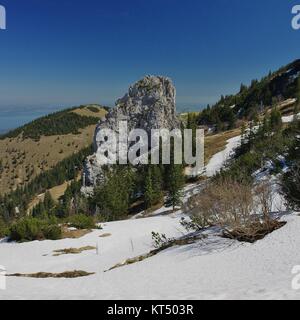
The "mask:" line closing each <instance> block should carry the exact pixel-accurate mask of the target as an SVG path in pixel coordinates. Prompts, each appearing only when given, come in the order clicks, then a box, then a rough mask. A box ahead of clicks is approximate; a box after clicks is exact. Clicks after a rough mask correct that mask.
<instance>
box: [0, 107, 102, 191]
mask: <svg viewBox="0 0 300 320" xmlns="http://www.w3.org/2000/svg"><path fill="white" fill-rule="evenodd" d="M106 112H107V111H106V110H105V109H104V108H102V107H100V106H97V105H93V106H91V105H89V106H81V107H78V108H72V109H68V110H64V111H60V112H57V113H54V114H51V115H48V116H46V117H42V118H40V119H37V120H34V121H33V122H31V123H29V124H27V125H25V126H23V127H20V128H18V129H16V130H14V131H11V132H9V133H8V134H6V135H4V136H2V137H1V139H0V154H1V158H0V195H1V194H2V195H3V194H6V193H9V192H11V191H13V190H15V189H16V188H17V187H22V186H25V185H26V184H27V183H29V182H30V181H32V179H34V178H35V177H37V176H38V175H39V174H41V173H43V172H46V171H48V170H50V169H52V168H54V167H55V166H56V165H57V164H58V163H59V162H61V161H62V160H64V159H66V158H67V157H69V156H71V155H73V154H75V153H77V152H79V151H80V150H82V149H83V148H87V147H88V146H89V145H90V144H91V143H92V137H93V134H94V129H95V125H96V123H97V122H98V121H99V118H101V117H103V116H104V115H105V114H106Z"/></svg>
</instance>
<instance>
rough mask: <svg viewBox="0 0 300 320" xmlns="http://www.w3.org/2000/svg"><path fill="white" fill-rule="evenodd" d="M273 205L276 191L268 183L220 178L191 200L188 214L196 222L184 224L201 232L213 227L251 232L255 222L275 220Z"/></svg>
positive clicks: (188, 205)
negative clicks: (272, 216)
mask: <svg viewBox="0 0 300 320" xmlns="http://www.w3.org/2000/svg"><path fill="white" fill-rule="evenodd" d="M272 202H273V194H272V189H271V185H270V184H269V183H267V182H262V183H259V184H257V185H256V186H254V185H252V184H251V183H249V182H247V181H242V182H240V181H237V180H234V179H232V178H225V179H224V178H223V179H222V178H219V179H218V180H215V181H213V182H212V183H210V184H209V185H208V186H207V187H206V188H205V189H204V190H203V191H202V192H201V193H200V194H197V195H195V196H193V197H191V198H190V199H189V201H188V202H187V204H186V205H185V212H186V213H189V214H190V215H191V219H192V221H191V222H188V223H187V222H185V221H184V222H183V225H184V226H186V227H187V228H189V229H191V228H193V229H198V230H199V229H201V228H205V227H209V226H212V225H218V226H221V227H223V228H226V229H229V230H232V229H236V228H246V229H247V228H248V227H249V226H253V223H254V222H255V223H256V222H258V223H260V221H263V222H265V223H269V222H270V221H271V217H270V212H271V210H272V206H273V203H272Z"/></svg>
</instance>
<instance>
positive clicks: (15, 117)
mask: <svg viewBox="0 0 300 320" xmlns="http://www.w3.org/2000/svg"><path fill="white" fill-rule="evenodd" d="M61 109H62V108H61V107H56V108H53V107H50V108H49V107H45V108H30V107H0V134H3V133H6V132H8V131H9V130H12V129H15V128H18V127H20V126H22V125H24V124H26V123H28V122H31V121H32V120H34V119H37V118H40V117H42V116H45V115H47V114H49V113H52V112H55V111H58V110H61Z"/></svg>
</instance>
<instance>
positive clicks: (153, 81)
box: [83, 76, 180, 193]
mask: <svg viewBox="0 0 300 320" xmlns="http://www.w3.org/2000/svg"><path fill="white" fill-rule="evenodd" d="M175 98H176V90H175V87H174V85H173V84H172V81H171V80H170V79H168V78H165V77H159V76H146V77H145V78H143V79H142V80H140V81H138V82H136V83H135V84H134V85H133V86H131V87H130V88H129V91H128V93H127V94H126V95H125V96H124V97H123V98H121V99H119V100H117V102H116V107H115V108H113V109H112V110H111V111H110V112H109V113H108V114H107V115H106V117H105V118H103V119H101V121H100V122H99V123H98V125H97V127H96V130H95V135H94V149H95V153H94V154H93V155H92V156H90V157H88V158H87V160H86V163H85V167H84V179H83V180H84V181H83V184H84V185H83V192H85V193H90V192H91V191H92V189H93V188H94V186H95V185H97V184H99V183H101V181H103V172H102V168H101V165H100V161H99V158H98V156H97V149H98V148H99V147H100V145H101V143H100V142H99V139H98V137H99V133H100V132H101V130H103V129H111V130H113V131H114V132H116V133H117V132H118V130H119V126H118V122H119V121H121V120H127V123H128V131H130V130H132V129H144V130H145V131H146V132H147V133H148V135H150V133H151V130H152V129H160V128H165V129H169V130H173V129H175V128H179V127H180V121H179V119H178V118H177V115H176V107H175Z"/></svg>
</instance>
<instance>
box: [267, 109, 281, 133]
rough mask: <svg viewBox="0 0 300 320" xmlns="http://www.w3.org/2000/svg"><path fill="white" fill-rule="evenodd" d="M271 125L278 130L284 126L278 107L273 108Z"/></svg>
mask: <svg viewBox="0 0 300 320" xmlns="http://www.w3.org/2000/svg"><path fill="white" fill-rule="evenodd" d="M270 127H271V129H273V130H278V129H280V128H281V127H282V118H281V113H280V111H278V110H277V109H276V108H274V109H272V112H271V116H270Z"/></svg>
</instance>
